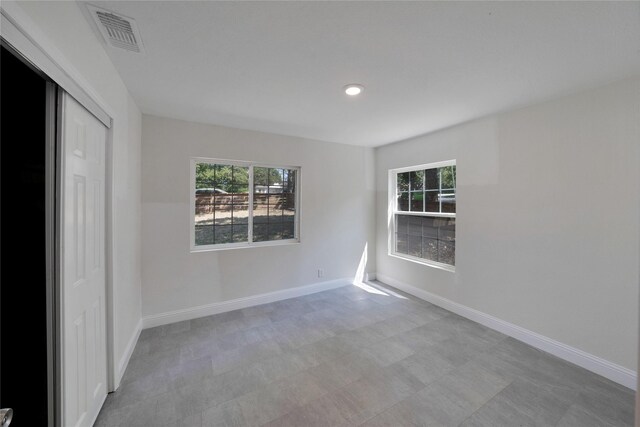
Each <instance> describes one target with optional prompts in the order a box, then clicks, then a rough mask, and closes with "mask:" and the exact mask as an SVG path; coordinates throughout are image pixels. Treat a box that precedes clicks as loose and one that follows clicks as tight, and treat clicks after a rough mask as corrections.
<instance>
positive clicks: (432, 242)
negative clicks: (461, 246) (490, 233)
mask: <svg viewBox="0 0 640 427" xmlns="http://www.w3.org/2000/svg"><path fill="white" fill-rule="evenodd" d="M389 178H390V191H391V196H392V200H390V203H391V204H392V205H393V213H392V214H393V219H392V221H391V227H392V229H391V230H390V236H389V237H390V239H389V240H390V241H389V250H390V254H392V255H396V256H399V257H402V258H407V259H410V260H412V261H417V262H421V263H424V264H428V265H435V266H439V267H443V268H446V269H450V270H453V268H454V266H455V242H456V238H455V223H456V218H455V216H456V164H455V161H447V162H440V163H433V164H429V165H422V166H416V167H410V168H403V169H395V170H391V171H390V173H389Z"/></svg>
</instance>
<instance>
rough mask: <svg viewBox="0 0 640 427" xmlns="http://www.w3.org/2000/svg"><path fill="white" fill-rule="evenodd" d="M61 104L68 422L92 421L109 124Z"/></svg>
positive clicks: (101, 364)
mask: <svg viewBox="0 0 640 427" xmlns="http://www.w3.org/2000/svg"><path fill="white" fill-rule="evenodd" d="M63 96H64V98H63V102H62V141H61V143H62V147H61V149H62V183H61V188H62V207H61V215H62V218H61V225H62V229H61V233H60V234H61V243H62V249H61V254H62V272H61V283H62V292H61V313H62V425H63V426H64V427H80V426H89V425H91V424H92V423H93V422H94V421H95V418H96V416H97V415H98V412H99V411H100V407H101V406H102V403H103V402H104V399H105V398H106V396H107V369H106V368H107V358H106V334H105V321H106V317H105V251H104V227H105V222H104V214H105V194H104V189H105V178H104V171H105V166H104V165H105V146H106V139H107V129H106V128H105V126H104V125H103V124H102V123H101V122H100V121H98V119H96V118H95V117H94V116H93V115H92V114H91V113H89V112H88V111H87V110H86V109H85V108H84V107H82V106H81V105H80V104H79V103H78V102H77V101H76V100H75V99H73V98H72V97H71V96H69V95H68V94H66V93H65V94H64V95H63Z"/></svg>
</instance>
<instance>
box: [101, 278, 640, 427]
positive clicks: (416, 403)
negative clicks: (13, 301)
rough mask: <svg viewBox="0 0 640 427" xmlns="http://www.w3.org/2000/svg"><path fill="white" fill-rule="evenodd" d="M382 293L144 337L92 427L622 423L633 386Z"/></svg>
mask: <svg viewBox="0 0 640 427" xmlns="http://www.w3.org/2000/svg"><path fill="white" fill-rule="evenodd" d="M378 285H381V284H378ZM388 289H390V290H391V291H392V292H385V293H387V295H383V294H376V293H370V292H367V291H365V290H362V289H360V288H358V287H355V286H345V287H342V288H339V289H335V290H331V291H326V292H321V293H317V294H313V295H308V296H304V297H300V298H294V299H289V300H285V301H279V302H275V303H272V304H266V305H261V306H257V307H251V308H246V309H243V310H237V311H232V312H228V313H223V314H219V315H215V316H210V317H205V318H200V319H195V320H191V321H185V322H180V323H175V324H171V325H166V326H161V327H157V328H153V329H147V330H145V331H143V332H142V335H141V336H140V340H139V342H138V344H137V346H136V348H135V351H134V354H133V356H132V358H131V362H130V363H129V366H128V368H127V371H126V373H125V375H124V378H123V380H122V384H121V386H120V388H119V389H118V391H117V392H115V393H112V394H110V395H109V396H108V398H107V401H106V402H105V405H104V407H103V409H102V411H101V413H100V415H99V417H98V420H97V422H96V426H101V427H102V426H114V427H115V426H145V427H156V426H157V427H162V426H192V427H204V426H263V425H265V426H272V427H285V426H304V427H307V426H355V425H362V426H368V427H373V426H393V427H399V426H458V425H460V426H465V427H467V426H469V427H470V426H492V427H495V426H563V427H565V426H576V427H588V426H627V425H628V426H630V425H632V423H633V400H634V395H633V392H632V391H631V390H629V389H627V388H625V387H622V386H620V385H617V384H615V383H613V382H611V381H609V380H607V379H604V378H602V377H600V376H597V375H595V374H592V373H590V372H588V371H586V370H584V369H582V368H579V367H577V366H575V365H572V364H570V363H567V362H564V361H562V360H560V359H558V358H556V357H554V356H551V355H549V354H547V353H544V352H541V351H539V350H536V349H534V348H532V347H530V346H528V345H526V344H523V343H521V342H519V341H516V340H514V339H512V338H509V337H507V336H505V335H503V334H501V333H498V332H495V331H493V330H491V329H488V328H485V327H484V326H481V325H479V324H477V323H474V322H471V321H469V320H466V319H464V318H462V317H460V316H458V315H455V314H453V313H450V312H448V311H446V310H444V309H442V308H439V307H437V306H434V305H431V304H429V303H427V302H424V301H420V300H417V299H415V298H413V297H410V296H408V295H406V294H403V293H401V292H399V291H395V290H393V289H391V288H388Z"/></svg>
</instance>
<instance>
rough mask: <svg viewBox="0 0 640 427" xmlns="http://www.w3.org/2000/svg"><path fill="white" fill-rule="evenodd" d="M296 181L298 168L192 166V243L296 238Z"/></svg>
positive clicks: (210, 243)
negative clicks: (193, 229) (193, 177)
mask: <svg viewBox="0 0 640 427" xmlns="http://www.w3.org/2000/svg"><path fill="white" fill-rule="evenodd" d="M250 175H253V188H252V189H251V191H250V189H249V185H250V183H251V180H250ZM296 177H297V170H296V169H289V168H277V167H262V166H237V165H231V164H220V163H207V162H196V165H195V190H194V191H195V245H196V246H203V245H216V244H229V243H251V242H264V241H271V240H286V239H294V238H295V237H296V235H295V234H296V233H295V215H296ZM250 206H251V207H252V209H251V211H252V215H251V217H250V209H249V207H250ZM250 228H251V230H252V233H249V230H250Z"/></svg>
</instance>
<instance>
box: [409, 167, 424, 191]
mask: <svg viewBox="0 0 640 427" xmlns="http://www.w3.org/2000/svg"><path fill="white" fill-rule="evenodd" d="M423 180H424V171H413V172H409V181H410V182H409V185H410V187H411V191H421V190H422V189H423V188H424V187H423Z"/></svg>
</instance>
